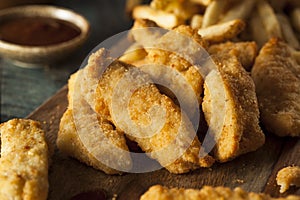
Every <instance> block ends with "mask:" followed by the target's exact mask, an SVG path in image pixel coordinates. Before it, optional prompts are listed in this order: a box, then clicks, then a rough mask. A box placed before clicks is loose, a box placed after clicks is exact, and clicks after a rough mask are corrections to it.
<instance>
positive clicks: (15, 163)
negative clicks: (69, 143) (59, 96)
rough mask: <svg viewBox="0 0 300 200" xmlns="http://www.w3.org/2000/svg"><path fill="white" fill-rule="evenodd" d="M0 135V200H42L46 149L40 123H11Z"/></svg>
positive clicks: (1, 128) (45, 186) (45, 189)
mask: <svg viewBox="0 0 300 200" xmlns="http://www.w3.org/2000/svg"><path fill="white" fill-rule="evenodd" d="M0 133H1V158H0V199H1V200H9V199H16V200H21V199H22V200H42V199H45V200H46V199H47V195H48V187H49V184H48V146H47V143H46V141H45V133H44V131H43V130H42V129H41V126H40V123H38V122H36V121H33V120H25V119H12V120H10V121H8V122H5V123H3V124H1V125H0Z"/></svg>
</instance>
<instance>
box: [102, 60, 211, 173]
mask: <svg viewBox="0 0 300 200" xmlns="http://www.w3.org/2000/svg"><path fill="white" fill-rule="evenodd" d="M97 92H98V93H97V97H98V100H97V102H98V103H99V105H101V106H98V109H97V111H98V112H99V113H101V112H102V111H104V112H105V107H108V108H109V113H110V115H111V117H112V121H113V123H114V124H115V126H116V127H117V128H118V129H120V130H122V131H124V132H125V133H126V134H127V137H129V138H130V139H131V140H134V141H136V142H137V143H138V145H139V146H140V147H141V148H142V149H143V150H144V151H145V152H146V153H148V155H149V156H150V157H152V158H154V159H156V160H157V161H158V162H159V163H160V164H161V165H162V166H164V167H166V168H167V170H169V171H170V172H171V173H185V172H188V171H190V170H193V169H196V168H198V167H209V166H211V165H212V163H213V162H214V160H213V159H212V157H210V156H208V155H207V154H206V153H205V152H204V151H203V149H201V146H200V142H199V140H198V139H197V137H196V133H195V131H194V129H193V126H192V124H191V123H190V121H189V119H188V118H187V116H186V115H185V114H184V113H183V112H181V111H180V109H179V107H178V106H176V105H175V104H174V103H173V101H172V100H171V99H170V98H169V97H167V96H165V95H162V94H160V92H159V90H158V89H157V88H156V86H155V85H154V84H153V83H152V82H151V79H150V78H149V76H148V75H147V74H145V73H143V72H142V71H141V70H139V69H138V68H136V67H133V66H131V65H126V64H125V63H121V62H115V63H113V64H112V65H111V66H110V67H109V68H108V69H107V70H106V71H105V73H104V74H103V77H102V78H101V79H100V81H99V85H98V89H97Z"/></svg>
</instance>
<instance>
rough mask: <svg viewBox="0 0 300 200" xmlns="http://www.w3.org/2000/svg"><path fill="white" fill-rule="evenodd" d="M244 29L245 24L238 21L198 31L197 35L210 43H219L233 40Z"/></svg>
mask: <svg viewBox="0 0 300 200" xmlns="http://www.w3.org/2000/svg"><path fill="white" fill-rule="evenodd" d="M244 28H245V22H244V21H242V20H240V19H235V20H231V21H228V22H224V23H220V24H215V25H212V26H209V27H207V28H201V29H199V30H198V34H199V35H201V36H202V37H203V39H205V40H207V41H208V42H210V43H220V42H224V41H226V40H229V39H233V38H234V37H236V36H237V35H238V34H239V33H241V32H242V31H243V30H244Z"/></svg>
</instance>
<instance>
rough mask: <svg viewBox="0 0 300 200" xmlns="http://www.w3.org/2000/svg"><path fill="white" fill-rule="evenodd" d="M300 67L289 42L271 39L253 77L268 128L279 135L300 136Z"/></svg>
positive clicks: (258, 57) (262, 53)
mask: <svg viewBox="0 0 300 200" xmlns="http://www.w3.org/2000/svg"><path fill="white" fill-rule="evenodd" d="M299 74H300V66H299V64H297V63H296V61H295V60H294V58H293V56H292V53H291V51H290V50H289V47H288V45H287V44H286V43H284V42H282V41H280V40H279V39H275V38H273V39H270V40H269V42H268V43H266V44H265V45H264V46H263V48H262V49H261V51H260V53H259V55H258V56H257V58H256V60H255V64H254V66H253V68H252V71H251V75H252V78H253V80H254V83H255V86H256V94H257V98H258V102H259V108H260V113H261V122H262V124H263V125H264V127H265V128H266V129H267V130H268V131H270V132H272V133H274V134H276V135H278V136H300V79H299Z"/></svg>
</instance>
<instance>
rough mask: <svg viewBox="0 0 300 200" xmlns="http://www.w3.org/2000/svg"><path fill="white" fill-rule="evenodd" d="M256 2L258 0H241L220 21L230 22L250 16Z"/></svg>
mask: <svg viewBox="0 0 300 200" xmlns="http://www.w3.org/2000/svg"><path fill="white" fill-rule="evenodd" d="M255 3H256V0H244V1H239V3H238V4H237V5H235V6H234V7H232V8H231V9H230V10H229V11H227V12H226V13H225V15H224V16H223V17H222V19H221V21H220V22H228V21H231V20H234V19H243V20H245V19H246V18H248V17H249V15H250V13H251V11H252V9H253V7H254V5H255Z"/></svg>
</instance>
